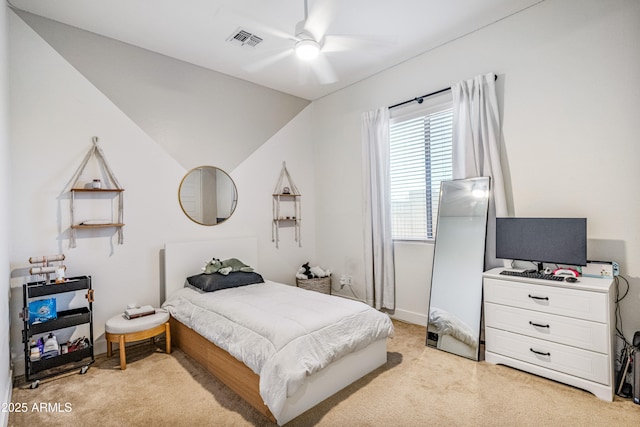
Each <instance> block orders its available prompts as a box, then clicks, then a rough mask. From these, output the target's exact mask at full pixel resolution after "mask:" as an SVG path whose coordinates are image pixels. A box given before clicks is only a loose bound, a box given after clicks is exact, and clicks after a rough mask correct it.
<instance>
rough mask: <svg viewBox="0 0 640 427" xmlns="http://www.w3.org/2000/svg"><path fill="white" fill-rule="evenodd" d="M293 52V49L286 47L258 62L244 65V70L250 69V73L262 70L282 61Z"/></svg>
mask: <svg viewBox="0 0 640 427" xmlns="http://www.w3.org/2000/svg"><path fill="white" fill-rule="evenodd" d="M292 53H293V50H291V49H285V50H283V51H281V52H279V53H276V54H273V55H270V56H267V57H266V58H263V59H261V60H259V61H257V62H254V63H251V64H248V65H245V66H244V67H242V69H243V70H245V71H248V72H250V73H256V72H258V71H261V70H263V69H265V68H268V67H269V66H271V65H273V64H275V63H277V62H280V61H282V60H283V59H285V58H286V57H288V56H289V55H291V54H292Z"/></svg>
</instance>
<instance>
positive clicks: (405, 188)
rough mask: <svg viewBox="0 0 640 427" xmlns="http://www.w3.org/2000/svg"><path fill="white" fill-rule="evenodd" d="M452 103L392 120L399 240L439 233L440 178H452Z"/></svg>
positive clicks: (393, 219) (393, 232) (394, 227)
mask: <svg viewBox="0 0 640 427" xmlns="http://www.w3.org/2000/svg"><path fill="white" fill-rule="evenodd" d="M452 130H453V110H452V107H451V103H447V104H441V105H439V106H436V107H433V108H431V109H429V110H426V111H425V110H422V111H421V112H420V113H418V114H415V113H414V114H412V115H410V116H408V115H405V116H402V117H396V118H393V119H392V121H391V124H390V129H389V131H390V160H391V164H390V174H391V177H390V188H391V235H392V237H393V239H394V240H430V239H433V238H434V237H435V231H436V221H437V218H438V200H439V198H440V183H441V182H442V181H445V180H450V179H451V178H452V159H451V147H452Z"/></svg>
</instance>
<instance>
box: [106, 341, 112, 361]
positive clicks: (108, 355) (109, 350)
mask: <svg viewBox="0 0 640 427" xmlns="http://www.w3.org/2000/svg"><path fill="white" fill-rule="evenodd" d="M112 354H113V348H111V341H110V340H109V338H108V337H107V357H111V355H112Z"/></svg>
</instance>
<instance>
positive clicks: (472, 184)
mask: <svg viewBox="0 0 640 427" xmlns="http://www.w3.org/2000/svg"><path fill="white" fill-rule="evenodd" d="M478 184H482V188H478ZM445 185H446V186H447V187H445ZM462 185H464V186H468V187H469V191H468V198H466V197H465V199H464V201H463V203H462V204H461V203H460V199H456V197H455V196H456V193H455V192H453V193H451V196H453V197H451V196H450V198H452V200H451V201H450V206H449V208H448V209H449V212H447V210H448V209H447V208H446V207H445V206H444V203H443V202H445V203H446V200H443V199H446V194H448V193H447V192H445V188H446V189H448V188H449V186H450V187H451V188H452V189H453V190H455V189H456V187H460V186H462ZM476 189H477V190H483V191H484V194H480V195H479V197H478V196H477V195H474V193H475V190H476ZM485 189H486V190H485ZM465 194H466V192H465ZM480 198H481V199H482V201H483V202H484V206H482V207H481V209H482V211H481V212H480V211H477V209H478V207H477V206H473V203H474V202H473V200H474V199H480ZM451 202H453V203H454V204H451ZM490 203H491V179H490V178H489V177H477V178H466V179H456V180H451V181H443V182H442V184H441V186H440V201H439V203H438V223H437V226H436V227H437V230H436V239H435V245H434V251H433V268H432V271H431V287H430V289H429V311H428V316H427V337H426V345H427V346H428V347H432V348H437V349H439V350H443V351H447V352H449V353H453V354H457V355H459V356H463V357H467V358H469V359H472V360H476V361H477V360H479V358H480V351H481V342H480V338H481V329H482V273H483V272H484V266H485V253H486V244H487V243H486V242H487V222H488V217H489V205H490ZM466 204H468V206H465V205H466ZM461 207H462V208H464V209H466V212H467V214H466V215H459V214H458V213H457V210H459V209H461ZM452 211H453V212H456V213H455V214H454V215H451V212H452ZM443 213H444V215H442V214H443ZM447 217H451V218H462V219H468V220H473V219H474V218H476V219H477V224H478V226H477V227H475V228H473V229H471V228H468V229H467V230H468V231H467V233H468V236H467V237H476V238H477V239H478V240H477V241H476V242H475V244H471V243H469V244H467V245H466V246H467V249H468V250H469V251H471V252H472V253H471V252H469V253H468V255H469V257H468V259H467V262H469V264H468V265H467V266H465V267H466V268H462V267H461V268H455V266H454V267H452V264H453V263H454V262H458V261H460V256H462V254H461V253H460V252H456V254H453V258H451V257H444V256H443V255H449V254H448V253H443V252H442V251H443V249H444V250H447V248H449V249H450V247H451V244H452V242H451V241H444V240H443V239H446V238H447V236H445V235H444V234H442V233H443V232H445V230H444V229H443V228H442V227H443V226H444V225H445V222H444V221H443V220H444V219H445V218H447ZM451 224H453V223H450V222H449V221H448V222H447V226H446V227H445V228H446V229H447V230H448V229H451V227H450V226H451ZM480 226H481V227H482V228H479V227H480ZM451 230H455V231H456V233H460V232H465V228H463V229H461V228H459V227H457V228H455V229H451ZM480 233H482V240H481V241H480V240H479V239H480V236H479V234H480ZM454 237H455V236H454ZM467 242H468V240H467ZM453 243H454V244H455V241H454V242H453ZM439 249H440V250H439ZM470 270H471V271H470ZM470 276H471V277H470ZM441 282H442V283H441ZM460 284H462V285H463V286H462V287H460V286H458V288H455V289H453V287H454V286H455V285H460ZM443 286H444V288H443ZM435 287H437V289H436V292H435V294H436V295H441V296H442V295H446V296H445V298H444V300H443V299H442V298H440V302H439V303H438V304H441V305H439V306H438V305H436V306H434V304H433V303H434V301H433V297H434V288H435ZM442 289H446V291H447V292H445V293H443V292H442ZM451 292H453V294H451V295H450V294H449V293H451ZM454 299H455V300H456V306H455V308H456V309H457V312H454V311H456V310H453V309H452V308H454V307H453V306H452V305H451V301H452V300H454ZM465 303H466V306H464V305H461V304H465ZM433 309H436V310H437V311H436V310H434V311H433V312H432V310H433ZM461 312H462V313H461ZM470 313H475V314H477V319H475V318H473V319H472V317H474V316H475V314H474V315H472V316H469V314H470ZM464 318H467V321H468V322H469V323H467V322H466V321H464V320H462V319H464ZM471 322H473V324H471ZM435 323H439V324H440V325H441V326H442V325H444V327H445V328H446V329H448V330H451V331H453V332H454V334H447V333H442V332H440V330H438V329H436V328H437V327H436V326H434V327H432V328H431V330H430V326H431V325H432V324H435ZM448 335H451V337H450V338H446V339H443V337H445V336H448ZM456 337H457V338H456ZM469 341H475V349H474V348H472V347H471V345H470V344H467V343H466V342H469Z"/></svg>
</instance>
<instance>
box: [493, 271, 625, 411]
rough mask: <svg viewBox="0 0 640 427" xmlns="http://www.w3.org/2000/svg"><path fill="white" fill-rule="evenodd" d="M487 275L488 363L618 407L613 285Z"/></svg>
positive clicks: (585, 280)
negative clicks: (571, 388)
mask: <svg viewBox="0 0 640 427" xmlns="http://www.w3.org/2000/svg"><path fill="white" fill-rule="evenodd" d="M502 270H504V268H496V269H493V270H489V271H487V272H485V273H484V275H483V276H484V279H483V283H484V321H485V360H486V361H487V362H489V363H494V364H498V363H500V364H503V365H508V366H511V367H514V368H517V369H520V370H523V371H527V372H531V373H533V374H536V375H540V376H543V377H546V378H550V379H552V380H555V381H560V382H562V383H565V384H569V385H572V386H575V387H579V388H582V389H584V390H587V391H590V392H591V393H593V394H595V395H596V396H598V397H599V398H600V399H603V400H607V401H612V400H613V395H614V374H613V369H614V359H615V357H614V350H613V337H614V332H615V318H614V302H615V301H614V292H613V286H612V285H613V280H611V279H601V278H591V277H580V278H579V281H578V282H576V283H568V282H564V281H562V282H556V281H551V280H541V279H529V278H524V277H514V276H504V275H500V272H501V271H502Z"/></svg>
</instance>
